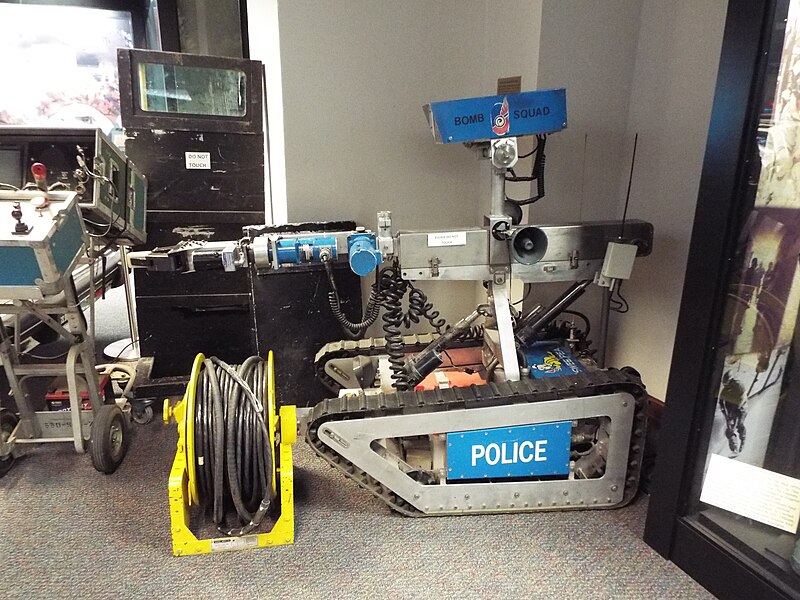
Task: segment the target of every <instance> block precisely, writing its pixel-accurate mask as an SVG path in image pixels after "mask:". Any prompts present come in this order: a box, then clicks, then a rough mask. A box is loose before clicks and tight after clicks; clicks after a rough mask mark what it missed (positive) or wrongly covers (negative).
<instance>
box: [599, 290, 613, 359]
mask: <svg viewBox="0 0 800 600" xmlns="http://www.w3.org/2000/svg"><path fill="white" fill-rule="evenodd" d="M610 307H611V289H610V288H607V287H604V288H603V302H602V304H601V307H600V340H599V341H598V343H597V345H598V350H597V364H598V365H599V366H600V368H601V369H605V368H606V344H607V343H608V316H609V309H610Z"/></svg>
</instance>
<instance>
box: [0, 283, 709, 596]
mask: <svg viewBox="0 0 800 600" xmlns="http://www.w3.org/2000/svg"><path fill="white" fill-rule="evenodd" d="M121 291H122V290H121V289H118V290H113V291H112V292H111V293H110V297H109V299H107V300H103V301H101V302H99V303H98V305H97V309H98V315H97V334H98V335H97V337H98V344H97V345H98V346H99V347H100V348H102V347H103V345H104V344H105V343H108V342H111V341H114V340H115V339H119V338H121V337H125V336H126V335H127V332H126V325H125V310H124V304H123V302H124V296H123V295H122V293H121ZM176 438H177V436H176V433H175V427H174V426H165V425H162V424H161V423H160V422H154V423H151V424H150V425H147V426H145V427H138V426H135V427H134V429H133V436H132V439H133V441H132V445H131V449H130V451H129V454H128V457H127V458H126V460H125V462H124V463H123V464H122V466H121V467H120V469H119V470H118V471H117V472H116V473H115V474H114V475H110V476H104V475H100V474H99V473H97V472H96V471H94V469H93V468H92V466H91V461H90V460H89V458H88V457H87V456H82V457H78V456H76V455H75V454H74V453H73V452H71V451H70V447H68V446H67V445H64V444H58V445H55V446H41V447H37V448H32V449H30V450H28V453H27V454H26V455H25V456H22V457H21V458H20V459H19V460H18V462H17V464H16V465H15V466H14V468H13V470H12V471H11V472H10V473H9V474H8V475H6V477H4V478H3V479H0V589H2V590H3V592H4V597H8V598H61V597H88V598H155V597H167V596H169V597H179V598H194V597H204V598H205V597H217V598H220V597H222V598H226V597H235V598H257V597H273V598H309V599H312V598H431V597H435V598H459V599H463V598H525V599H551V598H576V599H578V598H580V599H581V600H583V599H585V598H592V599H593V600H596V599H605V598H608V599H610V598H614V599H617V598H619V599H626V598H630V599H637V600H638V599H649V598H658V599H676V600H677V599H690V598H709V597H710V596H709V595H708V594H707V593H706V592H705V591H704V590H703V589H702V588H701V587H700V586H699V585H697V584H696V583H694V582H693V581H692V580H691V579H690V578H689V577H688V576H686V575H685V574H684V573H683V572H682V571H680V570H679V569H678V568H677V567H675V566H674V565H673V564H671V563H669V562H667V561H665V560H663V559H662V558H661V557H660V556H658V555H657V554H656V553H655V552H653V551H652V550H651V549H650V548H649V547H648V546H647V545H646V544H645V543H644V542H643V541H642V539H641V538H642V529H643V526H644V518H645V514H646V511H647V501H646V498H642V499H639V500H638V501H637V502H635V503H634V504H633V505H632V506H630V507H628V508H625V509H622V510H616V511H599V512H565V513H540V514H527V515H521V514H518V515H492V516H484V517H448V518H433V519H408V518H405V517H401V516H398V515H396V514H394V513H392V512H390V511H389V509H388V508H386V507H385V506H384V505H383V504H381V503H380V502H379V501H378V500H376V499H374V498H372V496H370V495H369V494H367V493H366V492H365V491H363V490H359V489H358V487H357V486H356V485H355V484H354V483H353V482H351V481H349V480H347V479H345V478H344V477H343V476H341V475H339V474H337V473H335V472H334V471H332V470H331V469H330V468H328V467H327V466H325V463H323V462H322V460H321V459H317V458H315V457H314V455H313V454H312V453H311V451H310V450H309V449H308V448H307V447H306V446H305V445H304V444H302V443H299V444H298V445H297V446H296V450H295V457H296V461H297V465H296V468H295V473H296V478H295V489H296V495H297V509H296V544H295V545H294V546H287V547H281V548H272V549H263V550H253V551H245V552H234V553H227V554H216V555H207V556H198V557H183V558H174V557H172V554H171V542H170V534H169V518H168V510H167V475H168V472H169V466H170V464H171V463H172V458H173V456H174V450H175V442H176Z"/></svg>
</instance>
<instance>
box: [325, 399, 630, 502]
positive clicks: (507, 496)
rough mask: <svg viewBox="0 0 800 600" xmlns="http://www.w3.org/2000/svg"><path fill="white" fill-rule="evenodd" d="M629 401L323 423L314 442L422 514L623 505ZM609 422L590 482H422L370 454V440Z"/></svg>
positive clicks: (576, 401)
mask: <svg viewBox="0 0 800 600" xmlns="http://www.w3.org/2000/svg"><path fill="white" fill-rule="evenodd" d="M634 408H635V401H634V398H633V396H631V395H630V394H628V393H626V392H617V393H614V394H606V395H602V396H592V397H587V398H564V399H558V400H550V401H544V402H536V403H532V404H522V405H506V406H494V407H487V408H473V409H463V410H454V411H446V412H438V413H420V414H409V415H393V416H386V417H377V418H371V419H355V420H344V421H329V422H326V423H324V424H323V425H321V426H320V428H319V439H320V440H321V441H322V442H323V443H325V444H326V445H327V446H329V447H330V448H331V449H333V450H334V451H335V452H336V453H337V454H339V455H341V456H342V457H344V458H345V459H347V460H348V461H349V462H351V463H352V464H354V465H355V466H357V467H358V468H360V469H363V470H364V471H366V472H367V473H369V474H370V475H371V476H372V477H373V478H375V479H376V480H377V481H379V482H380V483H381V484H382V485H384V486H386V487H387V488H389V489H391V490H392V491H393V492H394V493H395V494H397V495H398V496H400V497H401V498H402V499H404V500H405V501H406V502H408V503H409V504H411V505H412V506H413V507H414V508H416V509H417V510H419V511H421V512H422V513H424V514H428V515H453V514H472V513H487V512H510V511H515V512H516V511H526V510H530V511H532V510H546V509H551V510H556V509H559V510H560V509H564V508H576V507H584V506H592V507H597V508H602V507H611V506H615V505H617V504H620V503H621V502H622V500H623V492H624V488H625V478H626V475H627V471H628V450H629V446H630V439H631V430H632V425H633V415H634ZM604 416H605V417H609V418H610V419H611V423H610V425H609V436H610V444H609V449H608V456H607V465H606V472H605V474H604V475H603V477H600V478H597V479H565V480H549V481H539V480H531V481H509V482H503V481H492V482H476V483H453V482H447V483H446V484H444V483H443V484H439V485H435V484H434V485H425V484H422V483H419V482H418V481H416V480H415V479H412V478H411V477H410V476H408V475H407V474H406V473H404V472H403V471H401V470H400V469H399V468H398V467H397V462H396V461H391V459H387V458H385V457H383V456H381V455H380V454H378V453H377V452H375V451H374V450H373V449H372V443H373V441H374V440H376V439H382V438H392V437H408V436H417V435H429V434H436V433H443V432H459V431H469V430H475V429H487V428H495V427H505V426H509V427H510V426H516V425H528V424H530V425H534V424H538V423H547V422H553V421H564V420H575V419H586V418H591V417H604Z"/></svg>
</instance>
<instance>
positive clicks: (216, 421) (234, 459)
mask: <svg viewBox="0 0 800 600" xmlns="http://www.w3.org/2000/svg"><path fill="white" fill-rule="evenodd" d="M203 367H204V369H203V371H202V372H201V374H200V379H199V381H198V383H197V389H196V392H195V414H194V419H195V460H196V464H195V472H196V473H197V480H198V491H199V493H200V498H199V500H200V505H201V506H203V507H204V508H205V509H206V510H208V511H210V512H211V514H212V520H213V521H214V523H215V524H216V525H217V526H218V528H219V530H220V531H222V532H223V533H225V534H226V535H229V536H240V535H245V534H247V533H249V532H250V531H252V530H253V529H255V528H256V527H257V526H258V525H259V524H260V523H261V520H262V519H263V518H264V515H265V514H266V512H267V510H268V509H269V506H270V502H271V500H272V496H273V494H272V461H273V448H272V447H271V445H270V443H269V432H268V429H267V424H266V422H265V421H264V415H263V413H264V402H265V400H266V398H265V394H266V364H265V363H264V361H263V360H262V359H261V358H259V357H258V356H252V357H250V358H248V359H247V360H246V361H245V362H244V363H242V364H241V365H234V366H231V365H228V364H227V363H225V362H224V361H221V360H219V359H218V358H216V357H211V358H209V359H206V360H205V361H204V363H203ZM226 505H232V506H233V507H234V509H235V511H236V514H237V516H238V518H239V521H240V524H241V526H240V527H238V528H233V529H231V528H227V527H225V526H224V521H225V507H226Z"/></svg>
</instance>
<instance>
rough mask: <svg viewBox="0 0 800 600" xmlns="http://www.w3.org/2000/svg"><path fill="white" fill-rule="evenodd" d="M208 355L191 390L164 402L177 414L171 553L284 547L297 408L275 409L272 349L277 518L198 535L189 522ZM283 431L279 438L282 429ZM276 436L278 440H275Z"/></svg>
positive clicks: (288, 538) (290, 521)
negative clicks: (252, 530) (259, 525)
mask: <svg viewBox="0 0 800 600" xmlns="http://www.w3.org/2000/svg"><path fill="white" fill-rule="evenodd" d="M204 360H205V356H203V355H202V354H198V355H197V357H196V358H195V360H194V365H193V366H192V374H191V377H190V379H189V384H188V385H187V387H186V394H185V395H184V397H183V399H181V400H180V401H178V403H177V404H176V405H175V406H174V407H170V406H169V402H167V401H165V402H164V420H165V422H169V419H170V417H173V418H174V419H175V421H176V423H177V424H178V449H177V452H176V453H175V460H174V461H173V462H172V469H171V470H170V474H169V516H170V524H171V530H172V553H173V554H174V555H175V556H186V555H191V554H209V553H211V552H223V551H228V550H244V549H252V548H264V547H268V546H281V545H284V544H293V543H294V467H293V464H292V445H293V444H294V443H295V441H296V440H297V410H296V407H295V406H282V407H280V410H279V411H276V403H275V367H274V362H273V356H272V352H270V353H269V357H268V359H267V373H268V376H267V378H266V379H267V381H266V382H265V385H266V386H267V390H266V391H267V394H266V399H267V402H266V404H267V405H266V406H265V407H264V412H265V413H266V415H265V417H267V418H266V423H267V429H268V431H269V439H270V442H271V443H272V448H273V449H275V450H276V452H275V453H274V457H275V460H274V461H273V478H272V484H273V491H274V492H276V493H277V497H278V499H279V501H280V515H279V517H278V520H277V521H276V522H275V524H274V525H273V527H272V530H270V531H269V532H267V533H258V534H251V535H243V536H241V537H220V538H208V539H197V537H196V536H195V535H194V533H193V532H192V530H191V529H190V526H189V521H190V517H191V515H190V511H189V506H190V505H191V506H194V505H196V504H197V502H198V498H199V496H198V494H197V480H196V477H195V473H194V458H193V456H191V453H192V452H193V449H194V418H187V416H192V415H194V394H195V391H196V386H197V381H198V379H199V376H200V372H201V370H202V365H203V361H204ZM278 432H280V436H279V438H278V436H277V433H278ZM276 438H277V442H278V443H277V444H276V443H275V442H276Z"/></svg>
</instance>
